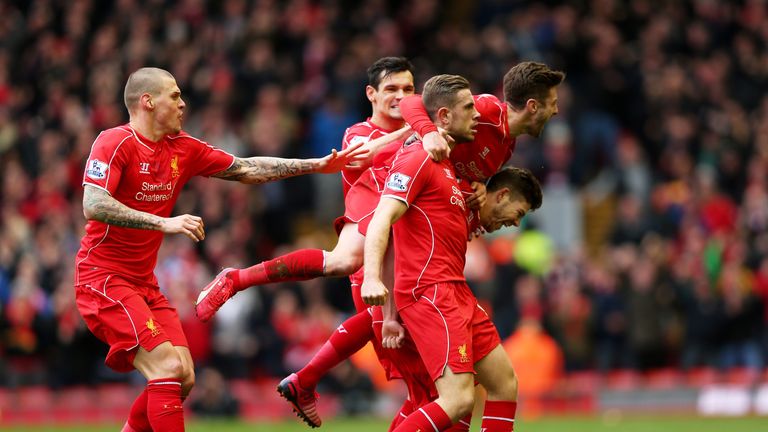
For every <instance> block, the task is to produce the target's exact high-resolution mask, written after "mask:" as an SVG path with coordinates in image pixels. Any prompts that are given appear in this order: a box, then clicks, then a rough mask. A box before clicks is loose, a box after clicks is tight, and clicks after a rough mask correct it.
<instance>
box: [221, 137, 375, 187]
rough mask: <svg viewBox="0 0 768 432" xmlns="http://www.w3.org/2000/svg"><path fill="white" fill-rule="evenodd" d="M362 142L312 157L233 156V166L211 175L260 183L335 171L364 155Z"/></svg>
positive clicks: (243, 181)
mask: <svg viewBox="0 0 768 432" xmlns="http://www.w3.org/2000/svg"><path fill="white" fill-rule="evenodd" d="M362 146H363V143H357V144H354V145H350V146H349V147H347V148H346V149H344V150H342V151H340V152H337V151H336V149H334V150H332V151H331V153H330V154H329V155H327V156H325V157H323V158H313V159H283V158H276V157H261V156H257V157H250V158H238V157H236V158H235V160H234V162H232V166H230V167H229V168H227V169H226V170H224V171H222V172H220V173H216V174H214V175H213V177H217V178H220V179H224V180H233V181H239V182H240V183H247V184H259V183H267V182H271V181H274V180H280V179H284V178H288V177H294V176H297V175H302V174H310V173H326V174H327V173H334V172H339V171H341V170H342V169H343V168H344V167H345V166H346V165H349V164H352V163H354V162H355V161H357V160H360V159H363V158H365V157H366V152H367V151H368V150H367V149H364V148H363V147H362Z"/></svg>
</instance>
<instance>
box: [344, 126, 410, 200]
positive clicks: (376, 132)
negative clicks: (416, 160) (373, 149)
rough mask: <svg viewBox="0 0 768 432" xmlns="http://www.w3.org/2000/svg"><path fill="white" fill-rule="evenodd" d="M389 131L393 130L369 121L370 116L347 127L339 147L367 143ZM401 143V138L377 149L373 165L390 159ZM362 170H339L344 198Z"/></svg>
mask: <svg viewBox="0 0 768 432" xmlns="http://www.w3.org/2000/svg"><path fill="white" fill-rule="evenodd" d="M390 132H394V131H390V130H386V129H383V128H381V127H379V126H377V125H376V124H374V123H373V122H372V121H371V118H370V117H369V118H368V120H366V121H364V122H360V123H356V124H354V125H352V126H350V127H348V128H347V130H346V131H345V132H344V139H343V140H342V142H341V149H342V150H344V149H346V148H347V147H349V146H350V145H353V144H357V143H359V142H363V143H367V142H368V141H371V140H375V139H377V138H381V137H383V136H384V135H387V134H389V133H390ZM402 144H403V142H402V141H401V140H397V141H393V142H391V143H390V144H388V145H387V146H386V147H384V148H382V149H381V150H379V152H378V153H377V154H376V156H375V157H374V160H373V164H374V166H378V165H382V164H385V163H386V162H388V161H389V160H391V159H392V157H394V155H395V153H397V151H398V150H399V149H400V147H401V146H402ZM364 172H365V171H360V170H354V169H347V168H344V169H343V170H341V184H342V188H343V190H344V197H345V198H346V196H347V192H349V189H350V188H352V185H353V184H355V182H356V181H357V179H358V178H359V177H360V175H361V174H362V173H364Z"/></svg>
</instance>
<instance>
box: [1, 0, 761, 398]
mask: <svg viewBox="0 0 768 432" xmlns="http://www.w3.org/2000/svg"><path fill="white" fill-rule="evenodd" d="M558 3H560V2H553V1H544V2H525V1H504V0H482V1H475V2H463V1H444V2H438V1H437V0H420V1H415V2H410V1H384V0H355V1H349V0H290V1H285V2H282V1H274V0H253V1H247V0H224V1H220V2H219V1H204V0H115V1H97V0H32V1H10V0H7V1H0V186H1V187H0V197H1V199H2V204H1V208H0V224H1V225H0V385H2V386H18V385H25V384H46V385H50V386H53V387H57V386H66V385H72V384H82V383H95V382H103V381H108V380H115V379H119V377H117V376H116V375H114V374H112V373H110V372H109V370H107V369H106V368H105V367H104V366H103V365H102V362H103V359H104V354H105V348H106V346H105V345H103V344H101V343H100V342H99V341H97V340H95V339H94V338H93V336H91V335H90V333H89V332H88V330H87V329H86V328H85V326H84V324H83V322H82V320H81V319H80V317H79V315H78V313H77V310H76V308H75V305H74V292H73V287H72V281H73V268H74V265H73V257H74V254H75V252H76V250H77V248H78V244H79V243H78V242H79V239H80V238H81V235H82V232H83V227H84V222H85V221H84V218H83V216H82V206H81V199H82V187H81V185H80V182H81V179H82V172H83V163H84V161H85V159H86V157H87V155H88V153H89V149H90V146H91V143H92V142H93V140H94V138H95V137H96V135H97V134H98V132H99V131H100V130H102V129H105V128H110V127H112V126H115V125H118V124H121V123H124V122H126V121H127V113H126V110H125V108H124V106H123V105H122V89H123V85H124V82H125V79H126V77H127V75H128V74H129V73H130V72H132V71H133V70H135V69H137V68H138V67H141V66H146V65H152V66H159V67H163V68H165V69H167V70H169V71H170V72H171V73H173V74H174V75H175V77H176V79H177V82H178V84H179V86H180V88H181V89H182V91H183V97H184V99H185V100H186V102H187V104H188V105H187V111H188V118H187V120H186V126H185V129H186V130H188V131H189V132H190V133H192V134H193V135H196V136H200V137H202V138H204V139H206V140H207V141H209V142H210V143H211V144H213V145H216V146H219V147H221V148H223V149H225V150H227V151H229V152H232V153H234V154H237V155H239V156H252V155H263V156H283V157H311V156H316V155H321V154H325V153H327V152H328V150H329V149H331V148H339V146H340V143H341V136H342V134H343V132H344V129H345V128H346V127H347V126H349V125H351V124H353V123H355V122H357V121H360V120H362V119H364V118H365V117H366V116H367V115H368V114H369V111H370V106H369V103H368V101H367V100H366V99H365V96H364V87H365V84H366V76H365V69H366V67H367V66H368V65H369V64H371V63H372V62H373V61H374V60H376V59H377V58H379V57H381V56H385V55H404V56H407V57H409V58H410V59H411V60H412V61H413V63H414V64H415V65H416V67H417V74H416V75H417V86H420V84H421V83H423V82H424V81H425V79H426V78H427V77H429V76H431V75H433V74H436V73H456V74H462V75H464V76H466V77H467V78H468V79H469V80H470V81H471V82H472V84H473V91H474V92H475V93H481V92H487V93H494V94H497V95H499V94H500V86H501V78H502V76H503V74H504V72H505V71H506V70H507V69H508V68H509V67H510V66H511V65H513V64H514V63H516V62H517V61H519V60H537V61H543V62H546V63H548V64H549V65H550V66H552V67H553V68H557V69H560V70H563V71H565V72H566V73H567V78H566V82H565V83H564V84H563V85H562V86H560V93H559V99H560V114H559V115H558V116H557V117H556V118H554V119H553V120H552V121H551V122H550V124H549V125H548V126H547V128H546V129H545V133H544V135H543V136H542V137H541V139H521V140H519V142H518V145H517V149H516V151H515V155H514V156H513V159H512V161H511V163H512V164H514V165H518V166H523V167H527V168H530V169H531V170H533V171H534V172H535V174H537V176H538V177H539V178H540V179H541V181H542V185H543V186H544V189H545V190H544V206H543V207H542V208H541V209H540V210H538V211H537V212H536V213H535V214H534V215H533V216H532V217H529V218H528V220H526V223H525V224H524V225H525V226H524V228H523V229H522V230H508V231H504V232H501V233H499V234H497V235H494V236H492V237H488V238H484V239H477V240H474V241H473V242H472V243H470V251H469V257H468V266H467V276H468V279H469V281H470V284H471V286H472V287H473V289H474V290H475V291H476V292H477V294H478V296H479V297H480V298H481V299H482V300H483V301H484V302H486V303H487V304H488V305H489V310H491V311H492V313H493V317H494V321H495V322H496V323H497V325H498V328H499V330H500V332H501V336H502V338H506V337H508V336H510V335H511V334H513V333H514V332H515V331H516V329H518V328H519V327H520V326H521V325H532V326H538V327H539V328H542V329H544V330H545V331H546V332H547V333H548V334H549V335H551V336H552V337H553V338H554V340H555V341H557V346H558V347H559V349H560V350H561V352H562V355H563V358H564V360H565V368H566V370H569V371H572V370H584V369H595V370H600V371H607V370H612V369H616V368H635V369H638V370H647V369H652V368H659V367H675V368H680V369H683V370H684V369H688V368H694V367H698V366H712V367H716V368H731V367H736V366H740V367H748V368H753V369H755V370H760V369H761V368H763V367H764V366H765V361H766V359H768V338H767V337H766V333H768V332H766V329H767V323H768V97H766V95H768V91H767V90H768V55H767V54H766V53H768V26H766V24H765V23H766V22H768V6H767V5H766V3H765V2H764V1H761V0H741V1H725V0H688V1H650V0H629V1H618V0H592V1H586V0H585V1H581V2H571V3H569V4H567V5H558ZM340 189H341V188H340V182H339V177H337V176H305V177H299V178H295V179H290V180H286V181H281V182H275V183H270V184H265V185H261V186H243V185H239V184H231V183H228V182H224V181H209V180H201V181H193V182H191V184H190V185H189V186H188V188H187V190H185V191H184V192H183V193H182V196H181V197H180V199H179V202H178V204H177V206H176V212H177V214H181V213H191V214H197V215H200V216H202V217H203V219H204V221H205V226H206V232H207V237H206V240H205V241H204V242H201V243H199V244H194V243H192V242H190V241H189V239H187V238H186V237H184V236H175V237H168V238H167V239H166V241H165V244H164V246H163V248H162V250H161V253H160V257H159V261H158V266H157V275H158V277H159V279H160V283H161V286H162V287H163V289H164V290H165V293H166V294H167V295H168V296H169V297H170V298H171V302H172V303H173V304H174V305H175V306H176V307H177V308H178V310H179V314H180V317H181V319H182V322H183V324H184V326H185V329H186V331H187V334H188V337H189V339H190V343H191V347H190V348H191V349H192V352H193V355H194V357H195V359H196V361H197V363H198V364H199V365H201V366H211V367H213V368H215V369H218V370H220V371H221V372H222V373H223V374H224V375H225V376H226V377H227V378H236V377H238V378H243V377H258V376H271V377H279V376H282V375H285V374H286V373H288V372H290V371H293V370H295V369H296V368H298V367H300V366H301V365H303V364H304V363H305V362H306V360H307V359H308V357H309V356H310V355H311V354H312V353H313V352H314V351H315V350H316V349H317V348H318V347H319V346H320V344H322V342H323V341H324V340H325V338H326V337H327V336H329V335H330V333H331V332H332V331H333V329H334V328H335V327H336V326H337V325H338V323H339V322H341V321H342V320H343V318H344V317H345V316H346V315H347V314H349V313H351V312H352V310H353V307H352V304H351V300H350V298H349V288H348V285H347V281H346V280H345V279H335V280H334V279H328V280H315V281H310V282H305V283H300V284H296V283H285V284H280V285H273V286H265V287H261V288H258V289H252V290H248V291H246V292H244V293H241V294H239V295H238V296H237V297H236V298H235V299H234V300H233V301H231V302H229V303H228V304H227V305H226V306H225V307H224V308H223V309H222V310H221V311H220V313H219V314H218V315H217V317H216V319H215V320H213V323H212V324H201V323H199V322H198V321H197V320H196V318H195V317H194V310H193V301H194V299H195V298H196V296H197V293H198V291H199V290H200V288H201V287H202V286H204V285H205V283H206V282H207V281H208V280H210V279H211V278H212V276H213V275H215V274H216V273H217V272H218V270H219V269H220V268H221V267H224V266H245V265H250V264H253V263H256V262H259V261H261V260H263V259H267V258H270V257H273V256H275V255H278V254H280V253H282V252H285V251H287V250H293V249H296V248H299V247H329V246H332V245H333V243H334V237H333V236H334V235H335V234H334V232H333V231H332V229H331V224H330V221H331V220H332V218H333V217H335V216H337V215H339V214H340V213H341V212H342V205H343V203H342V202H341V199H340V197H341V192H340ZM342 381H343V380H342Z"/></svg>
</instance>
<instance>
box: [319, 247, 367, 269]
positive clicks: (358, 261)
mask: <svg viewBox="0 0 768 432" xmlns="http://www.w3.org/2000/svg"><path fill="white" fill-rule="evenodd" d="M362 265H363V257H362V256H361V255H359V254H356V253H353V252H351V251H349V250H339V249H334V250H333V251H331V252H329V253H328V254H327V255H326V256H325V274H326V276H349V275H351V274H352V273H354V272H356V271H357V270H359V269H360V267H362Z"/></svg>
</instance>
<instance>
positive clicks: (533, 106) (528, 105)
mask: <svg viewBox="0 0 768 432" xmlns="http://www.w3.org/2000/svg"><path fill="white" fill-rule="evenodd" d="M525 109H527V110H528V112H530V113H531V114H536V111H538V110H539V101H537V100H536V99H533V98H531V99H528V100H527V101H525Z"/></svg>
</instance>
